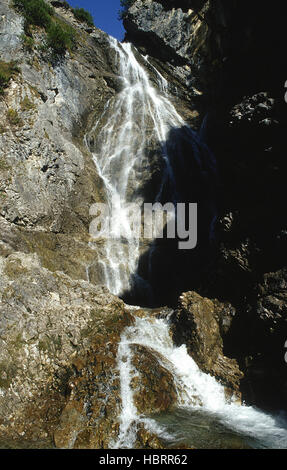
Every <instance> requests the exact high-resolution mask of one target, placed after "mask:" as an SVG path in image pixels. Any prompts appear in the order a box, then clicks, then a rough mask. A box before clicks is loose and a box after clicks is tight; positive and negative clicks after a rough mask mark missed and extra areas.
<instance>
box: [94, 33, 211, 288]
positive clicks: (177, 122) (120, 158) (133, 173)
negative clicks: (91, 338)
mask: <svg viewBox="0 0 287 470" xmlns="http://www.w3.org/2000/svg"><path fill="white" fill-rule="evenodd" d="M109 40H110V45H111V47H112V49H113V50H114V51H115V54H116V57H117V61H118V70H119V72H118V74H119V79H120V82H121V90H120V92H118V93H117V94H116V96H115V97H113V98H112V99H111V100H110V101H109V102H108V104H107V106H106V107H105V110H104V112H103V114H102V116H101V117H100V119H99V120H98V121H97V122H96V124H95V125H94V127H93V129H92V131H91V132H90V133H89V135H87V136H86V143H87V145H88V146H89V148H90V150H91V151H92V153H93V159H94V163H95V165H96V168H97V172H98V174H99V176H100V177H101V179H102V181H103V185H104V192H105V195H104V197H105V200H106V202H107V204H108V205H109V209H110V211H109V216H108V221H107V222H108V225H110V227H111V236H110V237H107V238H106V239H105V240H104V243H103V244H102V245H101V248H100V249H97V252H98V253H99V260H98V267H97V269H98V271H99V272H101V276H102V283H103V284H105V285H106V286H107V287H108V288H109V290H110V291H111V292H112V293H114V294H116V295H121V294H123V292H125V291H129V290H130V289H131V288H133V287H134V286H133V283H134V282H135V279H136V280H137V282H141V289H147V288H148V286H147V285H145V284H144V281H143V279H141V278H139V276H138V275H137V274H136V272H137V267H138V261H139V257H140V254H141V242H142V240H141V239H140V237H134V236H133V235H132V234H133V231H132V229H133V227H132V226H131V222H130V219H129V210H130V208H129V203H131V202H132V203H137V204H139V205H140V206H142V204H143V202H145V201H146V199H147V197H148V198H149V200H148V202H152V203H153V202H155V201H162V200H163V198H164V197H165V196H164V193H165V194H166V188H167V186H168V195H169V201H170V202H173V203H175V202H176V201H178V200H180V199H181V195H180V187H179V181H178V178H177V177H176V173H177V171H178V168H181V170H182V171H185V170H184V160H183V154H182V153H183V152H182V150H181V148H180V145H181V144H180V143H177V139H176V138H175V139H174V141H173V142H172V145H169V146H168V145H167V141H168V136H169V135H170V133H171V132H172V131H173V130H175V129H176V130H178V129H182V130H181V134H182V135H183V134H184V138H185V139H186V140H188V141H189V143H190V146H191V148H192V152H193V158H194V161H196V162H197V165H198V167H199V168H201V167H202V165H203V163H202V160H201V155H200V148H202V147H203V143H202V142H200V137H199V136H198V135H197V134H196V132H194V131H193V130H192V129H191V128H190V127H189V126H188V125H187V123H186V122H185V121H184V119H183V118H182V117H181V116H180V115H179V114H178V112H177V111H176V109H175V107H174V105H173V104H172V102H171V99H170V97H169V95H168V86H167V81H166V80H165V79H164V77H163V76H162V75H161V74H160V73H159V72H158V71H157V70H156V69H155V68H154V67H153V66H152V65H151V64H149V62H148V59H147V58H146V57H145V58H144V57H141V56H139V57H141V61H142V63H143V64H146V65H147V66H148V67H149V68H150V69H151V70H153V74H154V76H155V77H156V81H157V85H158V88H155V86H153V85H152V83H151V80H150V78H149V75H148V73H147V71H146V69H145V67H144V66H143V65H141V63H140V62H139V61H138V60H137V58H136V56H135V54H134V52H133V48H132V45H131V44H129V43H123V44H120V43H119V42H118V41H116V39H114V38H110V39H109ZM151 145H152V150H154V149H156V153H157V157H156V158H157V164H158V165H159V166H160V165H161V168H160V170H159V171H158V173H159V175H157V178H158V179H159V181H157V185H156V192H155V193H154V194H152V190H150V189H149V190H148V191H147V192H148V195H145V194H143V193H144V189H145V185H148V184H149V181H148V180H149V179H151V174H152V172H153V170H152V168H151V167H152V164H153V163H152V162H151V158H150V156H149V146H151ZM212 165H213V162H212V159H211V161H210V166H211V167H212ZM165 202H167V201H165ZM140 224H141V222H139V225H140Z"/></svg>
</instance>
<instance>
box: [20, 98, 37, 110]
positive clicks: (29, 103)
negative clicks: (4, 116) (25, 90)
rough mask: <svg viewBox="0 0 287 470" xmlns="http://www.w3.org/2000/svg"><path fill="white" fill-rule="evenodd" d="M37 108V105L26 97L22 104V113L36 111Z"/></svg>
mask: <svg viewBox="0 0 287 470" xmlns="http://www.w3.org/2000/svg"><path fill="white" fill-rule="evenodd" d="M35 107H36V106H35V104H34V103H32V101H31V100H29V98H28V96H25V98H24V99H23V100H22V102H21V109H22V111H31V110H32V109H35Z"/></svg>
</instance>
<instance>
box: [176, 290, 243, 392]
mask: <svg viewBox="0 0 287 470" xmlns="http://www.w3.org/2000/svg"><path fill="white" fill-rule="evenodd" d="M234 315H235V310H234V308H233V307H232V305H230V304H228V303H226V304H223V303H221V302H219V301H218V300H210V299H207V298H203V297H201V296H200V295H199V294H197V293H196V292H186V293H184V294H183V295H182V296H181V297H180V302H179V306H178V309H177V310H176V311H175V312H174V314H173V315H172V317H171V321H172V331H173V339H174V342H175V344H177V345H178V346H180V345H181V344H186V346H187V350H188V352H189V354H190V355H191V356H192V358H193V359H194V360H195V362H196V363H197V364H198V366H199V367H200V369H201V370H203V371H204V372H206V373H207V374H210V375H212V376H214V377H216V379H217V380H219V381H220V382H221V383H222V384H223V385H224V386H225V387H226V388H227V393H228V394H231V395H232V394H234V395H237V397H238V398H240V393H239V387H240V380H241V379H242V378H243V374H242V372H241V371H240V370H239V367H238V364H237V362H236V360H235V359H230V358H228V357H226V356H225V355H224V351H223V339H222V337H224V336H225V335H226V334H227V332H228V331H229V329H230V327H231V324H232V320H233V317H234Z"/></svg>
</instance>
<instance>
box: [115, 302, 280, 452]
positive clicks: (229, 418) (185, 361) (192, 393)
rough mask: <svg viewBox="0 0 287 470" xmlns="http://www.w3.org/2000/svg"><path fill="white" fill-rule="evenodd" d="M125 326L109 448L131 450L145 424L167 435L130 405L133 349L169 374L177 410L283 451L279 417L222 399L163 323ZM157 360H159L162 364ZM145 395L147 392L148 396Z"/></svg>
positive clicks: (139, 321)
mask: <svg viewBox="0 0 287 470" xmlns="http://www.w3.org/2000/svg"><path fill="white" fill-rule="evenodd" d="M134 314H135V324H134V325H133V326H130V327H127V328H126V330H125V331H124V332H123V334H122V337H121V342H120V345H119V351H118V367H119V371H120V379H121V399H122V412H121V416H120V419H119V421H120V433H119V439H118V441H117V442H116V443H113V444H112V447H116V448H121V447H122V448H132V447H133V445H134V443H135V440H136V429H137V425H138V424H139V423H144V425H145V427H146V429H147V430H150V431H151V432H154V433H156V434H158V435H159V436H160V437H163V438H165V439H166V440H167V441H168V440H170V439H171V438H172V436H171V435H170V434H169V433H168V432H167V431H166V430H165V429H164V428H163V427H162V426H159V425H158V424H157V423H156V421H154V420H153V419H150V418H149V419H147V418H144V417H143V416H141V415H139V414H138V412H137V410H136V407H135V404H134V402H133V391H132V388H131V381H132V379H133V377H134V376H135V375H136V374H137V371H136V370H135V369H134V368H133V366H132V351H131V348H130V346H131V345H132V344H138V345H142V346H146V347H147V348H149V350H151V351H154V352H155V353H158V354H156V357H157V358H158V359H159V361H160V362H161V365H162V366H163V367H165V368H166V369H168V370H169V372H170V373H171V374H172V376H173V378H174V383H175V386H176V390H177V396H178V398H177V405H178V407H180V408H182V409H184V410H186V412H188V411H195V410H196V411H199V412H204V413H208V414H209V415H211V416H213V418H214V419H216V420H217V421H218V422H219V423H221V424H222V425H224V426H225V428H227V429H230V430H231V431H234V432H237V433H240V434H241V435H243V436H246V437H249V438H252V439H254V440H257V441H259V442H261V443H262V444H261V445H262V446H265V447H268V448H286V446H287V429H286V422H285V423H284V422H283V421H282V420H280V419H279V418H278V417H274V416H271V415H269V414H266V413H264V412H262V411H259V410H257V409H256V408H253V407H250V406H245V405H238V403H236V402H235V401H234V400H232V399H229V400H228V399H227V398H226V395H225V391H224V387H223V386H222V385H221V384H219V383H218V382H217V381H216V379H215V378H214V377H211V376H210V375H208V374H205V373H204V372H202V371H201V370H200V369H199V367H198V366H197V364H196V363H195V362H194V360H193V359H192V358H191V356H190V355H189V354H188V353H187V349H186V346H185V345H182V346H180V347H176V346H174V344H173V341H172V337H171V334H170V329H169V324H168V320H166V319H157V318H150V317H146V318H139V317H136V310H135V311H134ZM161 358H162V359H161ZM147 393H148V392H147Z"/></svg>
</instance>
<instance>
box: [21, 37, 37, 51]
mask: <svg viewBox="0 0 287 470" xmlns="http://www.w3.org/2000/svg"><path fill="white" fill-rule="evenodd" d="M21 39H22V43H23V46H24V48H25V49H27V50H28V51H32V50H33V49H34V45H35V41H34V39H33V38H32V37H31V36H27V35H26V34H22V36H21Z"/></svg>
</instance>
